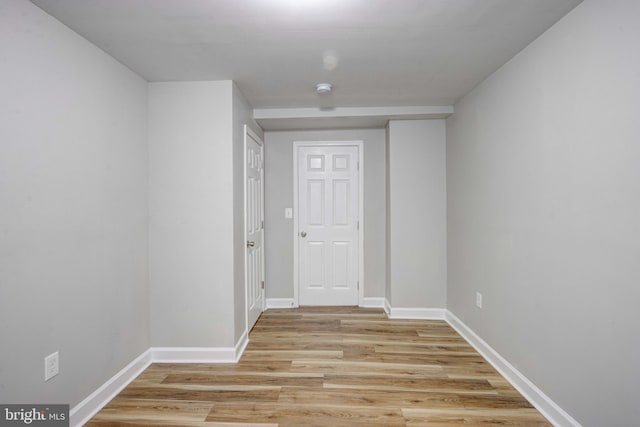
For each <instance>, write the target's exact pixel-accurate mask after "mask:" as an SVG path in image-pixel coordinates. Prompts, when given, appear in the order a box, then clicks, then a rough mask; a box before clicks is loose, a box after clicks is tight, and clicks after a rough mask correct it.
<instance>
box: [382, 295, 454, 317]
mask: <svg viewBox="0 0 640 427" xmlns="http://www.w3.org/2000/svg"><path fill="white" fill-rule="evenodd" d="M384 311H385V312H386V313H387V316H389V319H416V320H444V314H445V311H446V310H445V309H444V308H417V307H415V308H405V307H392V306H391V304H389V301H388V300H387V299H385V300H384Z"/></svg>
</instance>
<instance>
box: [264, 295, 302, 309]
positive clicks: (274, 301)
mask: <svg viewBox="0 0 640 427" xmlns="http://www.w3.org/2000/svg"><path fill="white" fill-rule="evenodd" d="M294 307H297V305H296V302H295V300H294V299H293V298H267V310H268V309H270V308H294Z"/></svg>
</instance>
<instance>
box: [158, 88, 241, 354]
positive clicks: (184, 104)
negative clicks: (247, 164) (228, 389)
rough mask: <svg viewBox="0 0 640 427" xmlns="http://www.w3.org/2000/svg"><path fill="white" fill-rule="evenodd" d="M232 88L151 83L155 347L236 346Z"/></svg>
mask: <svg viewBox="0 0 640 427" xmlns="http://www.w3.org/2000/svg"><path fill="white" fill-rule="evenodd" d="M232 86H233V83H232V82H231V81H216V82H172V83H150V84H149V210H150V216H149V277H150V293H151V341H152V345H153V346H154V347H156V346H159V347H167V346H168V347H171V346H175V347H232V346H233V345H235V340H234V335H235V334H234V326H235V325H234V323H233V321H232V320H233V319H234V297H235V294H234V252H233V250H232V248H233V247H234V228H233V215H234V205H233V201H234V191H233V185H234V182H233V178H234V177H233V166H234V163H233V126H232Z"/></svg>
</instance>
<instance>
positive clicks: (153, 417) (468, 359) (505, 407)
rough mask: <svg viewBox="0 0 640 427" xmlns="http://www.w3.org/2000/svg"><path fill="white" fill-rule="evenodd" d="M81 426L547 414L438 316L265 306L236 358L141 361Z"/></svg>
mask: <svg viewBox="0 0 640 427" xmlns="http://www.w3.org/2000/svg"><path fill="white" fill-rule="evenodd" d="M87 425H89V426H116V425H121V426H204V427H220V426H227V427H230V426H236V427H237V426H261V427H266V426H323V427H324V426H338V427H341V426H345V427H346V426H356V427H357V426H387V427H395V426H406V427H420V426H424V427H427V426H429V427H435V426H458V425H477V426H482V425H491V426H495V425H509V426H549V425H550V424H549V423H548V422H547V421H546V420H545V418H544V417H542V415H541V414H540V413H539V412H538V411H537V410H536V409H535V408H533V407H532V406H531V405H530V404H529V402H527V401H526V400H525V399H524V398H523V397H522V396H521V395H520V394H519V393H518V392H517V391H516V390H515V389H514V388H513V387H511V385H510V384H509V383H508V382H507V381H506V380H505V379H504V378H502V377H501V376H500V375H499V374H498V373H497V372H496V371H495V370H494V369H493V368H492V367H491V365H489V363H487V362H486V361H485V360H484V359H483V358H482V357H481V356H480V355H479V354H478V353H477V352H476V351H475V350H474V349H473V348H472V347H471V346H470V345H469V344H468V343H467V342H466V341H465V340H464V339H463V338H462V337H460V336H459V335H458V334H457V333H456V332H455V331H454V330H453V329H452V328H451V327H450V326H449V325H448V324H447V323H446V322H444V321H426V320H420V321H418V320H389V319H387V317H386V315H385V314H384V312H383V311H382V310H378V309H362V308H357V307H302V308H300V309H287V310H268V311H266V312H265V313H263V315H262V316H261V317H260V319H259V320H258V322H257V323H256V326H255V327H254V329H253V330H252V331H251V334H250V341H249V345H248V346H247V349H246V351H245V353H244V355H243V356H242V359H241V360H240V362H239V363H237V364H167V363H156V364H153V365H151V366H150V367H149V368H147V369H146V370H145V371H144V372H143V373H142V374H141V375H140V376H139V377H138V378H137V379H135V380H134V381H133V382H132V383H131V384H129V385H128V386H127V387H126V388H125V389H124V390H123V391H122V392H121V393H120V394H119V395H118V396H117V397H116V398H115V399H113V400H112V401H111V402H110V403H109V404H108V405H107V406H105V407H104V408H103V409H102V410H101V411H100V412H99V413H98V414H97V415H96V416H95V417H94V418H92V419H91V421H90V422H89V423H88V424H87Z"/></svg>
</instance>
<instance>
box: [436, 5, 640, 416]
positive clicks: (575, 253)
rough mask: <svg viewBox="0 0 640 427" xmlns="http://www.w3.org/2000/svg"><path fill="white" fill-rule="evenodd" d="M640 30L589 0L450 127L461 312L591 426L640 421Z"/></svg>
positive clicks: (467, 102)
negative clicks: (478, 302)
mask: <svg viewBox="0 0 640 427" xmlns="http://www.w3.org/2000/svg"><path fill="white" fill-rule="evenodd" d="M638 22H640V2H637V1H635V0H626V1H625V0H612V1H606V2H605V1H596V0H585V2H584V3H582V4H581V5H579V6H578V7H577V8H576V9H574V10H573V11H572V12H570V13H569V14H568V15H567V16H566V17H565V18H563V19H562V20H561V21H559V22H558V23H557V24H556V25H555V26H554V27H552V28H551V29H550V30H549V31H547V32H546V33H545V34H544V35H543V36H541V37H540V38H539V39H538V40H536V41H535V42H534V43H533V44H531V45H530V46H529V47H528V48H526V49H525V50H524V51H522V52H521V53H520V54H519V55H518V56H516V57H515V58H514V59H513V60H511V61H510V62H509V63H507V64H506V65H505V66H504V67H503V68H502V69H500V70H499V71H498V72H496V73H495V74H494V75H493V76H492V77H490V78H489V79H488V80H487V81H485V82H484V83H482V84H481V85H480V86H479V87H477V88H476V89H475V90H474V91H473V92H472V93H470V94H468V95H467V96H465V97H464V98H463V99H462V100H461V101H460V102H459V103H458V104H456V106H455V115H454V116H453V117H452V118H450V119H449V120H448V127H447V133H448V147H447V172H448V175H447V179H448V227H449V228H448V236H449V253H448V257H449V287H448V308H449V309H450V310H451V311H452V312H453V313H454V314H455V315H456V316H458V317H459V318H460V319H462V320H463V321H464V322H465V323H467V324H468V325H469V326H470V327H471V328H472V329H474V330H475V331H476V332H477V333H478V334H480V335H481V336H482V337H483V339H484V340H485V341H487V343H488V344H489V345H491V346H492V347H493V348H494V349H496V350H497V351H498V352H499V353H501V354H502V355H503V356H504V357H506V358H507V359H508V360H509V361H510V362H512V363H513V364H514V365H515V366H516V368H518V369H519V370H520V371H521V372H522V373H524V374H525V375H526V376H527V377H528V378H529V379H530V380H532V381H533V382H534V383H535V384H536V385H537V386H538V387H540V388H541V389H542V390H543V391H544V392H545V393H546V394H547V395H548V396H550V397H551V398H552V399H553V400H554V401H555V402H556V403H557V404H559V405H560V406H561V407H562V408H563V409H564V410H566V411H567V412H569V413H570V414H571V415H572V416H573V417H574V418H576V419H577V420H578V421H579V422H580V423H582V424H583V425H585V426H630V425H637V423H638V419H640V406H638V402H637V396H638V385H639V384H640V339H638V332H637V331H638V326H637V325H640V310H638V306H637V305H638V301H640V286H639V284H640V262H638V260H640V143H639V141H640V119H639V117H640V49H639V48H638V41H639V40H640V26H639V25H638ZM476 291H480V292H482V293H483V295H484V308H483V309H482V310H480V309H477V308H475V306H474V302H475V292H476Z"/></svg>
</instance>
